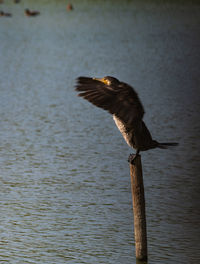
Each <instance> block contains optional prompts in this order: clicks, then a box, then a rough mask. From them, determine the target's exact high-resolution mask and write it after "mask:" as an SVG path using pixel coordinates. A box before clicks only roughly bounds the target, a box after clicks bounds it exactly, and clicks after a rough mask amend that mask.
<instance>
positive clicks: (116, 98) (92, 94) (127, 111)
mask: <svg viewBox="0 0 200 264" xmlns="http://www.w3.org/2000/svg"><path fill="white" fill-rule="evenodd" d="M76 91H78V92H79V96H81V97H83V98H85V99H86V100H88V101H89V102H91V103H92V104H94V105H96V106H98V107H100V108H103V109H104V110H107V111H109V112H110V113H111V114H114V115H116V116H117V117H118V118H120V119H121V120H122V121H123V122H124V123H126V124H127V125H129V124H130V125H132V124H133V123H134V122H137V121H139V120H141V119H142V118H143V115H144V109H143V106H142V104H141V102H140V99H139V97H138V95H137V93H136V92H135V91H134V90H133V88H132V87H131V86H129V85H128V84H126V83H122V82H121V83H119V85H116V86H115V85H106V84H105V83H103V82H101V81H98V80H95V79H93V78H89V77H79V78H78V79H77V85H76Z"/></svg>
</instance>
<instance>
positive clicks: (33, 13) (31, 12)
mask: <svg viewBox="0 0 200 264" xmlns="http://www.w3.org/2000/svg"><path fill="white" fill-rule="evenodd" d="M24 13H25V15H26V16H38V15H39V14H40V12H39V11H30V10H29V9H28V8H26V9H25V10H24Z"/></svg>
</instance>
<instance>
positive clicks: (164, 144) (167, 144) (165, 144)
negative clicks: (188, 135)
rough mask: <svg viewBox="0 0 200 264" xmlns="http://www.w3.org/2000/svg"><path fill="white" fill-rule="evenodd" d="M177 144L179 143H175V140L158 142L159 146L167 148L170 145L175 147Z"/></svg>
mask: <svg viewBox="0 0 200 264" xmlns="http://www.w3.org/2000/svg"><path fill="white" fill-rule="evenodd" d="M175 146H178V143H175V142H173V143H172V142H171V143H158V146H157V147H158V148H161V149H166V148H169V147H175Z"/></svg>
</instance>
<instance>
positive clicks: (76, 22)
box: [0, 0, 200, 264]
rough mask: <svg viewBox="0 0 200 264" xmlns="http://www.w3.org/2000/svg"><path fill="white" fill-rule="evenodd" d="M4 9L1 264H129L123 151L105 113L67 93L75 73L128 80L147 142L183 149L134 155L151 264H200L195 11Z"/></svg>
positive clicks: (77, 5) (199, 20) (44, 4)
mask: <svg viewBox="0 0 200 264" xmlns="http://www.w3.org/2000/svg"><path fill="white" fill-rule="evenodd" d="M4 2H5V4H2V5H0V8H1V9H2V10H4V11H5V12H11V13H12V14H13V16H12V17H11V18H6V17H1V18H0V76H1V78H0V168H1V169H0V171H1V173H0V180H1V184H0V203H1V214H0V234H1V242H0V261H1V263H20V264H21V263H41V264H46V263H48V264H49V263H51V264H53V263H59V264H62V263H70V264H75V263H76V264H80V263H87V264H94V263H103V264H105V263H106V264H107V263H108V264H115V263H119V264H121V263H123V264H132V263H135V253H134V239H133V215H132V201H131V191H130V175H129V166H128V163H127V158H128V155H129V153H130V152H132V150H131V149H130V148H129V147H128V146H127V145H126V143H125V142H124V140H123V138H122V137H121V135H120V133H119V132H118V130H117V128H116V127H115V126H114V123H113V121H112V118H111V116H109V115H108V114H107V113H106V112H104V111H102V110H100V109H97V108H95V107H93V106H92V105H90V104H88V103H87V102H86V101H84V100H81V99H80V98H78V97H77V96H76V93H75V91H74V84H75V79H76V78H77V77H78V76H84V75H86V76H97V77H101V76H104V75H113V76H116V77H118V78H119V79H120V80H123V81H126V82H128V83H130V84H132V85H133V86H134V87H135V88H136V90H137V91H138V93H139V95H140V97H141V100H142V102H143V104H144V107H145V109H146V115H145V122H146V123H147V125H148V127H149V128H150V130H151V131H152V135H153V136H154V137H155V138H156V139H157V140H160V141H178V142H179V143H180V146H179V147H177V148H175V149H173V150H172V151H171V150H166V151H164V150H152V151H149V152H146V153H143V154H142V161H143V173H144V183H145V192H146V193H145V194H146V211H147V223H148V248H149V263H151V264H161V263H162V264H165V263H166V264H172V263H181V264H187V263H198V261H200V251H199V237H200V228H199V222H200V213H199V212H200V210H199V198H200V197H199V185H200V184H199V183H200V182H199V181H200V180H199V169H200V168H199V161H200V155H199V149H200V140H199V134H200V122H199V114H200V113H199V102H200V94H199V91H200V87H199V86H200V77H199V66H200V55H199V46H200V38H199V33H200V32H199V28H200V16H199V12H200V6H197V5H185V4H183V5H180V4H179V5H176V4H174V5H167V4H165V5H153V4H151V3H150V2H148V5H147V4H145V3H143V4H141V3H140V4H139V3H137V2H132V1H122V3H120V2H119V1H109V2H108V1H107V2H104V1H89V0H88V1H73V4H74V11H73V12H68V13H67V12H66V1H57V2H56V1H22V2H21V3H20V4H13V2H12V1H6V0H4ZM26 7H28V8H30V9H37V10H39V11H40V12H41V15H40V16H38V17H36V18H27V17H25V16H24V14H23V10H24V8H26Z"/></svg>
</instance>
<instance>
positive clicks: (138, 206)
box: [129, 155, 147, 261]
mask: <svg viewBox="0 0 200 264" xmlns="http://www.w3.org/2000/svg"><path fill="white" fill-rule="evenodd" d="M129 162H130V175H131V192H132V201H133V214H134V233H135V253H136V259H137V261H147V232H146V216H145V198H144V185H143V176H142V164H141V157H140V155H137V156H135V157H134V159H132V160H131V156H130V157H129Z"/></svg>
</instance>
